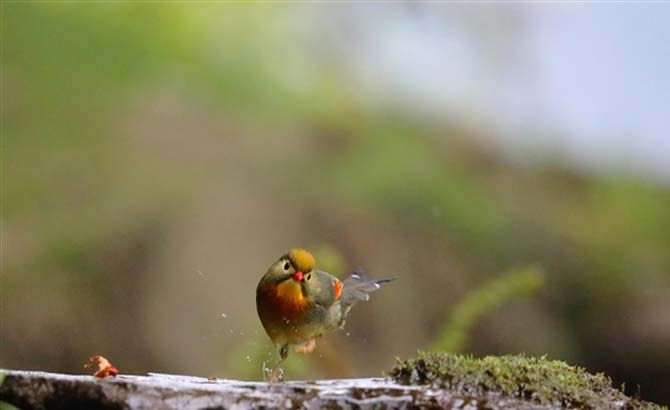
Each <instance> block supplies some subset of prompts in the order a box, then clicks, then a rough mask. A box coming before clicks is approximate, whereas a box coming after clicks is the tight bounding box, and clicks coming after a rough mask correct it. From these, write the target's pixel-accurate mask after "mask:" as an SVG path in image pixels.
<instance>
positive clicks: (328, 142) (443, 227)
mask: <svg viewBox="0 0 670 410" xmlns="http://www.w3.org/2000/svg"><path fill="white" fill-rule="evenodd" d="M562 7H563V9H562V10H555V9H557V8H559V6H558V5H553V6H544V7H543V6H536V5H527V6H521V5H519V6H513V5H502V6H481V5H479V6H470V7H468V6H463V5H460V6H459V5H445V4H442V5H439V4H424V5H411V4H407V5H403V4H376V5H351V4H349V5H347V4H321V5H307V4H283V5H280V6H271V5H243V4H232V3H228V4H189V3H163V4H143V5H134V4H131V3H98V4H94V5H91V4H89V5H84V4H74V3H44V2H42V3H8V2H3V3H2V47H3V56H2V159H3V178H2V194H3V199H2V200H3V212H2V220H3V224H2V232H1V233H2V252H3V260H2V295H1V296H2V312H1V314H0V319H1V320H2V324H1V328H2V329H1V331H2V333H1V340H0V342H1V344H0V366H1V367H4V368H21V369H41V370H49V371H60V372H75V373H80V372H82V371H83V370H82V368H81V366H82V364H83V363H84V362H85V361H86V359H87V358H88V357H89V356H91V355H94V354H102V355H104V356H106V357H108V358H109V359H110V360H111V361H112V362H113V363H114V364H115V365H116V366H117V367H118V368H119V369H120V370H121V372H123V373H145V372H170V373H185V374H195V375H203V376H218V377H226V378H248V379H260V378H262V373H261V368H262V363H263V362H268V361H270V360H271V356H270V355H271V354H272V350H273V349H272V348H271V346H270V345H269V341H268V339H267V337H266V336H265V334H264V332H263V330H262V328H261V326H260V323H259V321H258V319H257V317H256V311H255V286H256V283H257V281H258V279H259V278H260V276H261V275H262V274H263V273H264V272H265V270H266V269H267V267H268V266H269V265H270V264H271V263H272V262H274V261H275V260H276V259H277V258H278V257H279V256H280V255H282V254H283V253H284V252H286V250H287V249H289V248H291V247H294V246H302V247H307V248H308V249H311V250H313V251H314V253H315V255H316V257H317V264H318V265H319V266H320V267H321V268H325V269H328V270H331V271H332V273H334V274H337V275H339V276H343V275H345V274H346V273H347V272H348V271H350V270H351V269H353V268H355V267H357V266H364V267H365V268H366V269H367V270H368V271H369V272H370V274H372V275H373V276H379V277H382V276H387V275H397V276H400V279H399V280H398V281H397V282H395V283H393V284H391V285H389V286H387V287H385V288H384V289H383V290H382V291H380V292H378V293H377V294H375V295H373V298H372V301H371V302H370V303H366V304H361V305H360V306H357V307H356V308H355V309H354V310H353V312H352V313H353V314H352V315H351V318H350V320H348V323H347V328H346V330H344V331H340V332H337V333H335V334H332V335H328V336H326V337H324V338H322V340H320V341H319V346H318V350H317V352H316V353H315V354H312V355H310V356H302V355H297V354H293V355H291V357H290V359H289V361H288V364H287V367H288V369H287V371H288V375H287V376H288V377H289V378H292V379H296V378H303V377H304V378H326V377H364V376H378V375H380V374H381V373H382V371H384V370H388V369H390V367H391V366H392V364H393V362H394V361H393V357H394V356H400V357H409V356H413V355H414V354H415V353H416V350H417V349H426V348H433V349H436V350H440V349H448V350H452V351H462V352H470V353H473V354H476V355H483V354H502V353H517V352H526V353H529V354H533V355H542V354H548V355H549V356H550V357H551V358H556V359H562V360H566V361H569V362H571V363H574V364H580V365H583V366H585V367H587V368H588V369H589V370H590V371H598V372H599V371H604V372H606V373H608V374H609V375H610V376H612V377H613V378H614V380H615V382H616V383H617V384H619V383H623V382H625V383H626V386H627V389H628V392H629V393H633V394H637V393H638V392H639V394H640V396H641V397H642V398H644V399H648V400H654V401H657V402H663V403H668V402H670V390H668V388H667V386H668V384H670V350H669V349H668V346H670V252H669V250H670V188H669V186H670V178H669V177H668V175H670V172H669V170H670V165H669V164H670V155H669V154H670V153H669V152H668V151H670V149H668V148H669V147H668V143H667V140H668V139H667V130H665V129H661V128H659V129H661V134H662V135H661V137H660V138H656V139H654V138H651V137H649V138H647V137H648V135H651V134H653V131H654V130H653V129H651V128H649V127H647V128H644V127H642V128H639V129H638V128H634V127H633V128H630V127H629V128H625V127H623V128H620V129H615V130H612V129H602V130H603V131H602V132H601V133H600V134H602V138H600V139H595V137H593V136H592V135H590V134H589V132H593V129H591V128H588V127H587V131H589V132H582V131H583V129H577V128H574V127H571V126H570V124H575V123H577V124H579V123H580V120H581V117H577V120H574V118H575V117H574V116H573V117H571V116H569V115H568V111H569V110H572V112H573V114H574V115H577V116H579V115H584V116H585V118H587V119H591V120H594V122H595V123H597V125H605V124H606V125H612V124H614V125H616V124H619V122H618V120H619V119H620V118H628V119H629V122H630V124H646V125H648V124H651V123H652V121H648V118H646V117H644V118H643V117H641V116H642V115H648V114H649V113H650V112H654V110H656V111H655V112H662V111H664V112H665V114H667V108H668V107H667V101H668V98H670V81H668V78H667V76H666V77H663V78H657V77H656V76H657V75H659V74H658V73H659V72H660V69H662V68H665V67H667V65H668V64H667V61H668V58H669V57H668V49H667V44H668V41H667V40H668V39H669V37H665V35H666V34H667V30H666V31H662V32H661V34H662V36H661V37H658V36H656V34H658V33H653V32H652V33H651V34H650V36H651V37H653V38H655V39H656V41H657V42H656V43H654V42H648V41H647V42H645V39H644V38H642V39H640V38H637V40H636V37H635V36H633V34H632V33H633V31H634V30H632V29H631V30H630V31H626V30H627V27H629V28H630V27H633V28H634V27H636V26H635V24H638V23H639V22H643V23H644V22H646V23H645V24H641V23H640V25H639V27H640V28H644V27H648V28H649V29H650V30H653V29H654V27H656V26H654V24H651V23H653V22H654V21H662V20H663V19H662V16H668V8H669V7H667V5H666V6H663V5H661V6H658V7H661V10H654V9H651V8H649V7H647V8H646V9H645V8H644V7H645V6H640V8H636V7H635V6H633V5H628V7H630V8H629V9H625V8H623V7H619V6H614V5H612V6H610V7H605V6H600V8H598V7H596V6H590V7H586V6H583V7H581V8H576V7H575V6H570V5H564V6H562ZM573 7H574V8H573ZM617 7H618V8H617ZM555 11H560V12H561V13H563V14H560V13H559V14H557V15H561V16H562V17H561V18H563V19H564V20H565V21H564V22H566V23H569V22H571V19H579V18H582V19H583V18H590V17H589V16H591V17H593V16H596V17H598V18H602V19H605V20H607V19H609V18H610V17H612V16H614V17H612V18H615V17H616V18H618V17H617V16H619V15H622V16H627V17H626V18H630V19H633V20H632V23H630V21H628V20H624V22H625V23H626V24H628V23H630V24H628V25H625V24H624V26H621V27H620V26H617V25H616V24H614V27H617V30H615V32H617V33H618V32H619V31H623V35H625V36H629V37H627V38H629V39H630V41H631V42H632V43H633V44H638V43H636V41H639V44H642V45H640V47H646V48H641V49H640V48H633V51H635V50H637V51H638V52H639V54H640V55H654V56H658V53H656V52H655V51H659V52H660V54H661V57H660V63H659V64H660V66H659V65H658V64H656V65H654V64H650V65H649V66H648V67H647V66H644V67H642V70H641V72H642V75H644V76H645V77H644V78H646V79H647V80H648V82H649V83H650V84H653V86H649V85H648V84H647V82H640V83H639V85H636V84H638V83H635V84H632V83H633V82H634V81H633V80H630V83H631V84H629V81H624V82H619V83H616V81H614V80H616V78H614V79H613V80H612V81H613V84H614V85H613V87H612V89H614V90H618V89H619V88H616V84H618V86H619V87H624V86H626V87H628V86H629V87H631V88H635V90H638V89H644V88H645V87H651V88H653V90H652V91H653V92H650V95H652V96H657V97H658V98H660V101H665V104H666V105H665V108H663V107H660V108H659V104H658V103H655V102H654V100H652V99H651V97H650V98H646V97H645V95H644V94H639V95H637V94H635V93H634V92H631V93H629V92H628V91H625V87H624V91H621V92H622V93H624V94H625V95H626V98H622V100H621V101H619V100H616V98H614V97H613V98H609V97H608V95H611V94H607V93H608V92H610V93H611V92H612V91H607V90H608V89H609V88H608V87H603V88H602V89H600V88H598V87H597V84H596V85H594V86H593V87H590V86H588V83H589V82H588V81H586V80H584V78H583V77H578V78H575V77H574V76H567V77H566V78H563V77H561V75H562V73H572V74H574V73H575V72H577V73H581V72H587V73H589V72H590V71H589V70H592V71H593V74H592V75H593V78H594V81H597V80H598V79H600V78H603V77H604V78H605V80H602V81H609V80H607V78H608V77H607V75H608V74H609V75H612V73H614V74H616V73H617V72H618V71H617V70H618V69H619V68H618V67H611V70H605V71H603V72H600V71H598V70H599V66H597V65H596V66H589V64H601V62H600V59H598V58H595V57H594V58H593V59H591V60H589V59H588V58H586V59H579V58H576V57H575V56H572V55H570V54H561V53H564V52H565V50H566V49H568V50H572V48H571V47H573V46H574V47H577V46H575V45H574V44H573V43H571V42H569V41H567V40H566V42H568V43H569V44H568V46H567V47H565V46H562V47H563V48H561V47H559V46H556V47H557V48H552V47H553V46H552V45H556V44H558V45H560V43H561V42H560V41H558V42H556V41H555V40H556V38H554V37H552V35H550V34H547V33H546V32H543V31H542V30H550V28H551V27H552V26H551V25H545V22H546V18H547V17H546V16H547V14H551V13H553V12H555ZM589 13H590V14H589ZM636 13H638V14H639V13H641V14H640V15H641V16H642V17H641V18H640V19H638V20H635V15H636ZM645 13H646V14H645ZM659 13H660V14H659ZM663 13H665V14H663ZM584 15H585V16H586V17H584ZM659 15H660V16H661V17H658V16H659ZM654 16H656V17H654ZM543 19H545V20H543ZM645 19H648V20H649V21H651V23H649V21H647V20H645ZM575 21H577V20H575ZM608 21H609V20H608ZM612 21H615V23H616V21H618V20H616V19H615V20H612ZM665 21H667V20H665ZM573 22H574V21H573ZM575 24H576V25H574V26H572V27H573V29H574V30H579V27H582V26H579V24H577V23H575ZM617 24H618V23H617ZM538 27H540V29H541V30H540V31H539V32H538V31H537V29H538ZM557 27H558V30H559V31H560V30H567V29H564V28H561V27H563V26H560V25H558V26H557ZM565 27H567V26H565ZM584 27H585V26H584ZM566 32H569V33H570V35H572V36H573V37H576V38H580V37H583V38H584V41H583V42H581V41H580V42H578V43H579V44H581V46H580V47H582V48H581V50H585V52H588V51H589V47H594V49H593V52H594V55H598V50H599V48H598V44H597V43H593V42H590V41H589V39H590V38H591V37H589V36H596V37H597V36H598V35H603V34H602V33H600V32H598V31H597V30H596V31H588V29H584V30H582V31H581V32H580V31H570V30H567V31H566ZM652 34H653V36H652ZM566 35H567V34H566ZM654 36H656V37H654ZM552 38H553V40H552ZM560 38H563V37H560ZM594 38H595V37H594ZM663 39H665V40H663ZM552 41H553V42H552ZM528 44H535V45H536V46H538V48H536V49H535V50H537V49H539V50H542V53H547V54H539V55H530V54H529V53H530V52H529V51H528V50H529V49H528V47H529V46H528ZM594 44H595V45H594ZM659 44H665V48H659V49H658V50H657V48H656V47H661V46H659ZM561 50H563V51H561ZM645 50H646V51H645ZM600 53H604V55H607V56H609V55H620V57H624V59H625V57H627V56H628V54H626V51H625V50H624V51H621V50H620V49H618V48H615V49H613V50H609V51H608V50H605V51H602V50H600ZM617 53H619V54H617ZM543 56H544V57H546V58H544V57H543ZM663 56H665V57H663ZM538 59H539V60H540V61H554V62H557V64H554V65H552V66H551V67H554V68H553V69H554V70H555V71H556V73H558V74H557V77H556V78H559V79H560V81H565V82H566V83H569V84H572V85H573V86H574V87H572V88H570V87H568V89H571V90H573V92H575V93H576V94H573V97H571V98H568V97H569V96H568V97H566V98H567V99H568V101H569V102H570V103H569V104H566V105H564V106H560V105H551V104H549V106H550V107H549V108H547V107H546V106H543V105H542V104H537V101H536V100H537V99H538V98H539V97H538V95H539V96H542V95H545V97H546V96H547V95H549V97H551V96H554V95H556V94H555V93H553V92H551V90H552V89H553V90H564V89H565V87H558V86H557V87H555V88H552V87H548V88H546V89H544V90H545V91H546V90H549V91H547V92H546V93H543V92H539V93H537V92H536V89H534V88H528V87H529V86H528V84H527V83H530V82H537V83H542V78H543V77H541V76H540V77H538V76H537V75H536V74H537V72H536V70H535V69H536V68H537V67H535V66H533V65H532V64H533V63H532V60H538ZM529 60H531V63H528V61H529ZM524 62H525V63H524ZM559 63H560V64H559ZM529 64H530V65H529ZM561 64H563V66H562V65H561ZM603 64H609V61H605V63H603ZM574 65H577V68H575V67H574ZM540 66H541V65H540ZM459 67H460V68H459ZM524 67H525V68H524ZM529 67H530V68H529ZM533 67H535V68H533ZM561 67H566V68H565V69H561ZM654 67H655V69H656V70H657V71H654ZM659 67H660V68H659ZM634 68H635V67H633V68H631V67H628V68H625V67H622V68H620V70H628V71H625V72H631V70H633V72H637V71H634ZM549 71H551V70H549ZM669 71H670V70H669ZM622 72H624V71H622ZM527 78H530V79H531V80H528V81H526V79H527ZM626 78H628V77H626ZM587 80H588V78H587ZM577 81H585V83H586V86H584V84H577ZM555 84H559V85H560V84H561V83H560V82H558V83H555ZM575 84H577V85H575ZM594 84H595V83H594ZM517 90H518V92H517ZM533 90H535V91H533ZM557 92H558V91H557ZM528 93H530V94H532V95H531V96H530V97H529V96H528ZM498 97H500V98H498ZM661 97H662V98H661ZM636 98H639V99H640V101H644V102H646V103H648V104H649V107H650V108H649V109H645V110H644V113H642V114H638V113H639V112H641V111H635V109H640V104H637V101H636ZM589 101H594V103H593V105H592V106H593V107H601V103H602V106H604V105H606V103H607V102H608V101H609V102H610V103H611V102H612V101H614V104H615V106H616V107H615V108H616V110H618V111H616V110H614V109H612V110H614V111H611V112H610V111H607V112H606V113H605V114H602V115H603V116H604V117H602V118H601V117H599V115H601V114H594V115H591V114H592V113H591V112H589V111H588V110H587V108H581V107H583V106H582V105H580V104H584V103H585V102H587V103H588V102H589ZM524 104H525V105H524ZM517 105H518V106H517ZM554 106H555V107H558V108H557V109H554V108H551V107H554ZM610 106H611V104H610ZM560 107H565V109H564V111H561V108H560ZM543 109H544V110H545V111H542V110H543ZM552 110H553V111H552ZM556 110H558V112H557V111H556ZM551 113H554V114H556V115H554V116H552V115H550V114H551ZM562 114H565V115H562ZM547 118H553V119H554V120H553V121H545V119H547ZM571 118H572V119H571ZM659 118H660V117H659ZM515 119H516V120H515ZM604 119H607V120H604ZM589 124H590V123H589ZM662 125H663V127H662V128H665V127H666V126H667V116H665V120H664V121H663V124H662ZM650 129H651V131H650ZM598 130H601V129H598ZM638 131H639V133H638ZM645 132H646V133H647V134H645ZM593 133H594V134H597V132H593ZM582 143H583V144H586V145H579V144H582ZM626 144H628V145H626ZM643 144H647V145H646V146H647V148H649V147H650V148H649V149H648V151H646V152H647V153H648V155H646V154H644V153H643V154H640V155H637V154H636V153H638V152H639V151H637V150H636V149H637V148H639V147H641V146H642V145H643ZM654 144H656V145H654ZM612 146H615V148H617V149H618V150H608V149H607V148H608V147H612ZM629 154H630V155H629ZM636 155H637V156H636ZM631 158H632V159H631ZM640 158H642V159H643V160H639V159H640ZM635 161H637V162H635ZM638 386H639V388H638Z"/></svg>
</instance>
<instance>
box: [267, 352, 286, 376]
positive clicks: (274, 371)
mask: <svg viewBox="0 0 670 410" xmlns="http://www.w3.org/2000/svg"><path fill="white" fill-rule="evenodd" d="M287 357H288V345H283V346H282V347H281V348H280V349H279V361H278V362H277V364H276V365H275V367H274V369H272V373H271V374H270V383H276V382H280V381H282V374H281V369H280V368H279V366H280V365H281V364H282V362H283V361H284V360H286V358H287Z"/></svg>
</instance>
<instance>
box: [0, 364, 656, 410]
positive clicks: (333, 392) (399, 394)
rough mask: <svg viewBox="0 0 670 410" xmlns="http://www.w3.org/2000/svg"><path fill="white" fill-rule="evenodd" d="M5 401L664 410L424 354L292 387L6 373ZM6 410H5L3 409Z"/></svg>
mask: <svg viewBox="0 0 670 410" xmlns="http://www.w3.org/2000/svg"><path fill="white" fill-rule="evenodd" d="M3 374H4V381H3V382H2V385H1V386H0V402H6V403H9V404H12V405H14V406H16V407H17V408H19V409H21V410H29V409H56V410H57V409H93V408H95V409H183V410H191V409H269V408H272V409H274V408H277V409H297V408H301V409H322V408H323V409H414V408H427V409H473V410H474V409H491V410H496V409H501V410H505V409H519V410H545V409H565V408H578V409H601V408H602V409H661V407H660V406H657V405H655V404H651V403H647V402H643V401H640V400H637V399H632V398H629V397H627V396H625V395H624V394H623V393H621V392H620V391H619V390H616V389H614V388H612V387H611V382H610V381H609V379H607V378H606V377H605V376H602V375H591V374H588V373H586V372H585V371H583V370H582V369H579V368H575V367H571V366H568V365H566V364H565V363H563V362H555V361H548V360H545V359H543V358H540V359H534V358H526V357H523V356H510V357H493V358H484V359H473V358H469V357H465V356H454V355H428V354H422V355H420V356H419V357H417V358H416V359H411V360H408V361H405V362H401V363H399V364H398V365H397V366H396V367H395V368H394V369H393V370H392V371H391V376H390V377H389V378H371V379H343V380H320V381H288V382H283V383H265V382H247V381H237V380H224V379H207V378H201V377H191V376H177V375H168V374H154V373H150V374H149V375H146V376H131V375H119V376H116V377H108V378H104V379H97V378H95V377H93V376H81V375H64V374H55V373H45V372H31V371H15V370H4V371H3ZM0 408H2V406H1V405H0Z"/></svg>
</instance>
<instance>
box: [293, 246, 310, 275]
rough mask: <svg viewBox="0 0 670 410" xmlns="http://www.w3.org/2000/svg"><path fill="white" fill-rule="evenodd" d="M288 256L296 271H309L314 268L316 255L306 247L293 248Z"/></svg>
mask: <svg viewBox="0 0 670 410" xmlns="http://www.w3.org/2000/svg"><path fill="white" fill-rule="evenodd" d="M288 258H289V260H290V261H291V264H292V265H293V267H294V268H295V270H296V271H300V272H309V271H311V270H312V269H314V256H312V254H311V253H309V252H308V251H306V250H305V249H301V248H293V249H291V250H290V251H289V252H288Z"/></svg>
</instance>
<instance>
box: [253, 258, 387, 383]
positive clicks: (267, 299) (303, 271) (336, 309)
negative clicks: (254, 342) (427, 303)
mask: <svg viewBox="0 0 670 410" xmlns="http://www.w3.org/2000/svg"><path fill="white" fill-rule="evenodd" d="M314 265H315V261H314V257H313V256H312V254H311V253H309V252H308V251H306V250H305V249H301V248H294V249H291V250H290V251H289V252H288V253H287V254H285V255H283V256H282V257H280V258H279V260H277V262H275V263H273V264H272V266H270V268H269V269H268V271H267V272H266V273H265V275H263V277H262V278H261V280H260V282H258V286H257V287H256V309H257V311H258V317H259V318H260V319H261V323H262V324H263V327H264V328H265V331H266V332H267V334H268V336H270V339H272V342H273V343H274V345H275V346H276V347H277V348H278V349H279V361H278V362H277V364H276V365H275V367H274V369H273V370H272V374H271V376H270V381H272V382H276V381H278V380H279V376H278V370H279V366H280V365H281V363H282V362H283V361H284V360H285V359H286V358H287V357H288V351H289V347H290V346H293V347H294V348H295V350H296V351H297V352H300V353H311V352H312V351H314V349H315V348H316V339H317V338H318V337H320V336H321V335H323V334H324V333H326V332H328V331H331V330H335V329H338V328H343V327H344V319H345V318H346V317H347V314H348V313H349V310H350V309H351V306H352V305H353V304H354V303H356V302H358V301H361V300H368V299H369V298H370V295H369V293H370V292H374V291H375V290H377V289H379V288H380V286H381V284H382V283H386V282H390V281H392V280H394V279H395V278H389V279H378V280H373V279H367V278H366V277H365V275H364V274H363V272H362V271H360V270H357V271H354V272H353V273H352V274H351V275H350V276H349V277H348V278H346V279H345V280H344V281H340V280H339V279H337V278H336V277H335V276H333V275H331V274H329V273H326V272H324V271H320V270H317V269H315V266H314Z"/></svg>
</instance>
